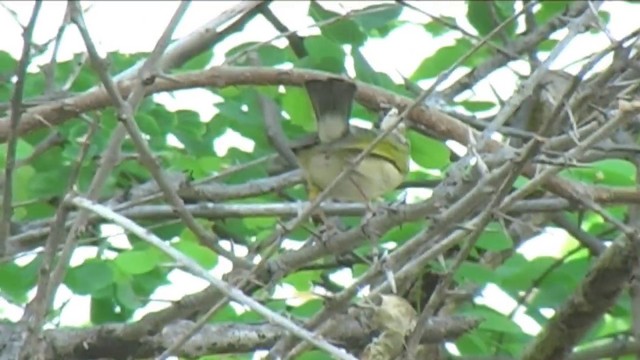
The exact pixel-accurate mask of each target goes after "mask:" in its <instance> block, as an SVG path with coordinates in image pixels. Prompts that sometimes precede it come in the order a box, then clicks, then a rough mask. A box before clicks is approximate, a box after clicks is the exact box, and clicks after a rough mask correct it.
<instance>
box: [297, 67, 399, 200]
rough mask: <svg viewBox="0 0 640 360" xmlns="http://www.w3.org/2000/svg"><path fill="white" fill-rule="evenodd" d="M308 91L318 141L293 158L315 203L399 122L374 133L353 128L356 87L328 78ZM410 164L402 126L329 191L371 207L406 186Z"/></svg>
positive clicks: (389, 122)
mask: <svg viewBox="0 0 640 360" xmlns="http://www.w3.org/2000/svg"><path fill="white" fill-rule="evenodd" d="M304 87H305V89H306V91H307V94H308V96H309V99H310V101H311V105H312V108H313V112H314V114H315V119H316V122H317V129H318V139H319V141H317V142H316V143H314V144H312V145H310V146H305V147H302V148H299V149H294V154H295V156H296V158H297V159H298V162H299V165H300V167H301V168H302V171H303V173H304V176H305V179H306V182H307V188H308V193H309V198H310V199H315V197H317V195H318V194H319V193H320V191H322V190H324V189H326V188H327V187H328V186H329V184H331V182H333V180H334V179H335V178H336V177H337V176H338V175H340V174H341V173H342V171H343V170H344V169H345V168H346V167H347V166H349V165H350V164H352V163H353V160H354V159H355V158H356V157H358V155H359V154H360V153H361V152H362V151H363V150H364V149H366V148H367V147H368V146H369V145H370V144H371V142H373V141H374V139H376V137H378V135H379V134H380V133H382V132H383V131H385V130H386V129H387V128H388V127H390V126H393V125H395V121H396V119H395V118H393V117H386V118H385V119H384V120H383V121H382V123H381V124H380V127H379V128H374V129H367V128H363V127H358V126H353V125H350V124H349V119H350V117H351V108H352V104H353V100H354V97H355V93H356V90H357V87H356V85H355V84H354V83H353V82H352V81H349V80H346V79H343V78H338V77H328V78H324V79H313V80H307V81H306V82H305V83H304ZM396 113H397V110H396ZM409 160H410V148H409V142H408V141H407V138H406V135H405V129H404V124H398V125H397V127H396V128H395V129H393V130H391V131H390V132H389V133H388V134H387V136H386V137H384V138H383V139H382V140H381V141H380V142H378V143H377V144H376V145H375V146H374V147H373V149H372V150H371V152H370V153H369V154H367V155H366V156H365V157H364V158H363V159H362V161H360V162H359V163H358V164H357V166H356V167H355V168H354V169H353V170H352V171H351V173H350V174H349V175H347V176H346V177H345V178H343V179H342V181H340V182H338V183H337V184H336V185H335V186H334V187H333V188H332V189H331V190H330V192H329V198H330V199H333V200H338V201H346V202H371V201H373V200H375V199H377V198H379V197H381V196H382V195H384V194H385V193H387V192H389V191H391V190H394V189H395V188H397V187H398V186H399V185H400V184H401V183H402V181H403V180H404V178H405V176H406V175H407V173H408V172H409Z"/></svg>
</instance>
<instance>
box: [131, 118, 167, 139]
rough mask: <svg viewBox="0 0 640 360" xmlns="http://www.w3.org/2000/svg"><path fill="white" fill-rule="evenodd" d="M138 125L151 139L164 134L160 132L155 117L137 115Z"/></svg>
mask: <svg viewBox="0 0 640 360" xmlns="http://www.w3.org/2000/svg"><path fill="white" fill-rule="evenodd" d="M136 123H137V124H138V127H140V130H141V131H142V132H143V133H145V134H147V135H149V136H151V137H157V136H160V135H163V134H162V131H161V130H160V127H159V126H158V124H157V121H156V119H154V118H153V117H151V116H149V115H147V114H145V113H137V114H136Z"/></svg>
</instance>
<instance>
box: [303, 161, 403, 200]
mask: <svg viewBox="0 0 640 360" xmlns="http://www.w3.org/2000/svg"><path fill="white" fill-rule="evenodd" d="M356 156H357V154H353V153H352V152H346V151H338V152H336V151H332V152H328V151H317V149H316V151H309V150H304V151H302V152H300V153H299V154H298V159H299V160H300V165H301V166H302V169H303V171H304V172H305V174H306V176H307V178H308V179H309V181H310V182H312V183H313V184H314V185H315V186H317V187H318V188H320V189H325V188H326V187H327V186H328V185H329V184H330V183H331V182H333V180H334V179H335V178H336V177H337V176H338V175H339V174H340V173H341V172H342V170H343V169H344V168H345V167H346V166H347V165H348V162H349V161H350V160H351V159H353V158H355V157H356ZM403 179H404V176H403V174H401V173H400V171H399V170H398V168H396V167H395V166H394V165H393V164H392V163H391V162H389V161H386V160H385V159H382V158H380V157H377V156H371V155H369V156H367V157H365V158H364V159H363V160H362V161H361V162H360V163H359V164H358V166H357V167H356V168H355V169H354V170H353V171H352V172H351V173H350V174H349V175H347V177H346V178H344V179H343V180H342V181H340V182H339V183H338V184H337V185H336V186H335V187H334V188H333V189H332V191H331V193H330V196H329V197H330V198H332V199H336V200H342V201H362V202H364V201H369V200H373V199H376V198H378V197H380V196H382V195H383V194H384V193H386V192H389V191H391V190H393V189H395V188H396V187H397V186H398V185H400V183H401V182H402V180H403Z"/></svg>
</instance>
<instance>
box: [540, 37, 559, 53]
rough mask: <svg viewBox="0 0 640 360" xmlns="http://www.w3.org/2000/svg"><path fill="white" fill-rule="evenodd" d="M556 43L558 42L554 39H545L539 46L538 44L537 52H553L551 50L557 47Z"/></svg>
mask: <svg viewBox="0 0 640 360" xmlns="http://www.w3.org/2000/svg"><path fill="white" fill-rule="evenodd" d="M558 42H559V41H558V40H556V39H545V40H544V41H542V42H541V43H540V44H538V50H539V51H551V50H553V48H555V47H556V45H558Z"/></svg>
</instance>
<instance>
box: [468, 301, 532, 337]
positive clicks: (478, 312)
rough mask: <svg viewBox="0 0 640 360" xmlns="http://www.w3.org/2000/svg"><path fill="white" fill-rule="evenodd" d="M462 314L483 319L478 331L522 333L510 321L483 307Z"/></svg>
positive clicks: (471, 308)
mask: <svg viewBox="0 0 640 360" xmlns="http://www.w3.org/2000/svg"><path fill="white" fill-rule="evenodd" d="M463 314H464V315H466V316H474V317H479V318H482V319H484V321H482V322H481V323H480V326H479V327H478V328H479V329H483V330H490V331H494V332H498V333H512V334H516V335H520V334H521V333H522V329H520V327H519V326H518V325H517V324H516V323H515V322H514V321H513V320H512V319H509V318H508V317H507V316H505V315H502V314H500V313H499V312H497V311H495V310H493V309H490V308H487V307H484V306H477V307H469V308H467V309H465V310H464V312H463Z"/></svg>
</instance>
